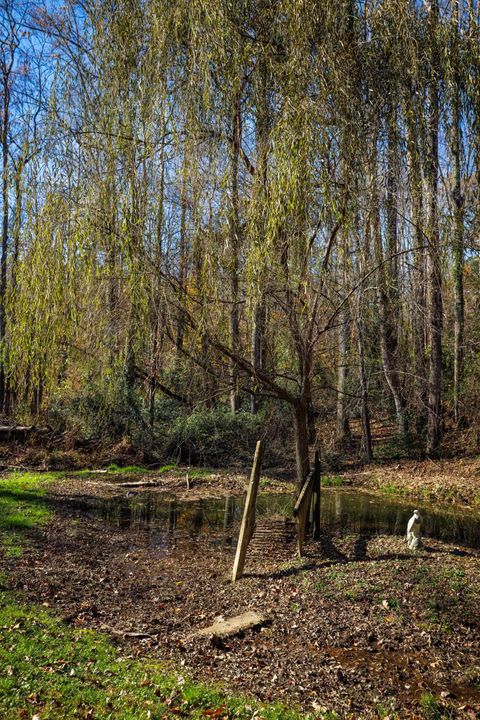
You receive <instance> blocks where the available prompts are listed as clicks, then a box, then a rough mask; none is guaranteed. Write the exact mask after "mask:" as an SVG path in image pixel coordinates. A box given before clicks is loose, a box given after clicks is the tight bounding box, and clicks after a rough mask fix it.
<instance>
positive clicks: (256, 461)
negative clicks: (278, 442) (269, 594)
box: [232, 440, 263, 582]
mask: <svg viewBox="0 0 480 720" xmlns="http://www.w3.org/2000/svg"><path fill="white" fill-rule="evenodd" d="M262 456H263V443H262V441H261V440H259V441H258V442H257V447H256V449H255V456H254V458H253V465H252V473H251V475H250V484H249V486H248V492H247V499H246V500H245V507H244V509H243V518H242V525H241V527H240V535H239V536H238V544H237V552H236V553H235V562H234V563H233V573H232V582H235V581H236V580H238V579H239V578H241V577H242V575H243V568H244V566H245V557H246V555H247V548H248V544H249V542H250V540H251V539H252V535H253V531H254V528H255V504H256V502H257V492H258V486H259V484H260V470H261V467H262Z"/></svg>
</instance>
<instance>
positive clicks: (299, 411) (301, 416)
mask: <svg viewBox="0 0 480 720" xmlns="http://www.w3.org/2000/svg"><path fill="white" fill-rule="evenodd" d="M293 410H294V415H293V428H294V435H295V462H296V468H297V489H298V492H300V490H301V488H302V486H303V483H304V482H305V479H306V477H307V475H308V473H309V472H310V459H309V453H308V434H309V433H308V404H306V403H304V402H302V401H301V400H297V402H296V403H295V405H294V408H293Z"/></svg>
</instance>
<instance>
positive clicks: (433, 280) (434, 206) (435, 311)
mask: <svg viewBox="0 0 480 720" xmlns="http://www.w3.org/2000/svg"><path fill="white" fill-rule="evenodd" d="M437 20H438V6H437V0H432V3H431V5H430V16H429V24H430V30H431V39H430V42H431V59H430V79H429V108H428V133H429V143H430V147H429V158H428V168H427V183H428V190H429V218H428V253H427V260H428V263H427V280H428V348H429V369H428V421H427V448H426V449H427V452H428V453H432V452H435V451H436V450H437V449H438V446H439V444H440V439H441V417H442V402H441V392H442V285H441V282H442V279H441V268H440V247H439V245H440V238H439V229H438V125H439V105H438V86H437V80H436V72H437V67H436V66H437V52H436V38H435V33H436V27H437Z"/></svg>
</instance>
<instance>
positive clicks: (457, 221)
mask: <svg viewBox="0 0 480 720" xmlns="http://www.w3.org/2000/svg"><path fill="white" fill-rule="evenodd" d="M458 5H459V0H455V2H454V14H453V21H454V24H455V33H456V37H455V61H454V68H455V70H454V79H453V82H454V88H453V93H454V97H453V108H452V113H453V119H452V120H453V128H452V132H453V138H452V140H453V142H452V154H453V160H454V167H455V186H454V189H453V203H454V242H453V284H454V292H455V326H454V365H453V411H454V416H455V422H456V423H457V424H459V423H460V420H461V413H460V392H461V383H462V376H463V354H464V350H463V337H464V324H465V321H464V315H465V303H464V293H463V266H464V233H463V202H464V201H463V196H462V183H461V146H462V117H461V100H460V78H459V72H458V65H459V59H458V42H459V41H460V38H459V7H458Z"/></svg>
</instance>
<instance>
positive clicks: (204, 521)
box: [93, 488, 480, 549]
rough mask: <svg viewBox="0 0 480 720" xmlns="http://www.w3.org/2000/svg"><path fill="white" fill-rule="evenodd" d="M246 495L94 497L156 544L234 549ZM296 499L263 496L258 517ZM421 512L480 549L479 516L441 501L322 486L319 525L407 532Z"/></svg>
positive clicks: (445, 535) (443, 531) (427, 531)
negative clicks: (191, 542)
mask: <svg viewBox="0 0 480 720" xmlns="http://www.w3.org/2000/svg"><path fill="white" fill-rule="evenodd" d="M243 504H244V497H235V496H227V497H224V498H208V499H203V500H192V501H190V502H178V501H176V500H173V499H171V498H169V497H168V496H165V495H162V494H158V493H155V492H144V493H138V494H136V495H134V496H133V497H121V498H118V497H117V498H111V499H102V500H98V499H96V500H95V505H94V507H93V512H94V513H95V514H101V516H102V517H103V518H105V520H107V521H108V522H111V523H113V524H114V525H116V526H117V527H122V528H130V529H135V528H139V529H140V528H143V529H148V530H149V531H150V533H151V536H152V542H153V543H154V544H158V545H163V544H164V543H168V542H170V541H171V540H175V538H180V537H182V538H185V537H186V538H191V539H200V538H201V537H203V538H206V539H208V538H210V539H211V541H212V542H213V543H215V544H221V545H224V546H230V547H231V548H232V549H234V548H235V545H236V539H237V536H238V530H239V527H240V522H241V518H242V512H243ZM293 504H294V503H293V497H292V495H290V494H285V495H282V494H280V495H259V497H258V499H257V517H259V518H261V517H278V516H285V517H291V516H292V509H293ZM415 508H418V509H419V510H420V512H421V515H422V518H423V522H422V535H423V536H424V537H425V538H428V537H431V538H435V539H438V540H442V541H444V542H447V543H451V544H456V545H463V546H465V547H469V548H480V514H479V513H473V512H471V511H468V510H463V511H462V510H452V509H451V508H449V507H446V506H442V505H424V504H422V503H417V504H415V501H411V502H410V503H409V504H407V503H405V501H403V500H400V499H397V498H390V497H385V496H380V495H375V494H371V493H366V492H362V491H353V490H345V489H338V488H325V489H322V496H321V525H322V528H323V529H324V530H325V531H326V532H329V533H334V534H337V535H342V534H348V533H358V534H363V535H368V536H372V535H379V534H390V535H405V533H406V526H407V522H408V519H409V518H410V516H411V515H412V511H413V510H414V509H415Z"/></svg>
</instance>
